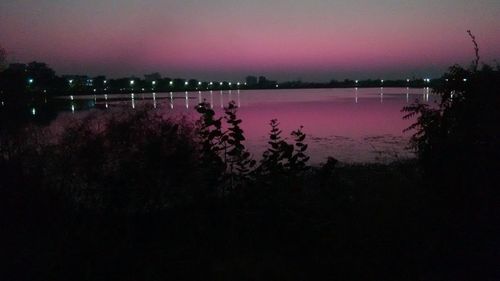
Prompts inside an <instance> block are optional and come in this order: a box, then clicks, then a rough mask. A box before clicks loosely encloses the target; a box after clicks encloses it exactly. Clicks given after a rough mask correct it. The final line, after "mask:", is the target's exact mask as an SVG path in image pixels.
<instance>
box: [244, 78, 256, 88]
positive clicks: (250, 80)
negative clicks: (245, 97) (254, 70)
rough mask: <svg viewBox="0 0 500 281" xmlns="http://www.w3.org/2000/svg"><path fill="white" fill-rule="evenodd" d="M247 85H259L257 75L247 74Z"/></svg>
mask: <svg viewBox="0 0 500 281" xmlns="http://www.w3.org/2000/svg"><path fill="white" fill-rule="evenodd" d="M246 82H247V86H255V85H257V82H258V80H257V77H255V76H247V78H246Z"/></svg>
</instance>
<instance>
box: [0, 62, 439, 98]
mask: <svg viewBox="0 0 500 281" xmlns="http://www.w3.org/2000/svg"><path fill="white" fill-rule="evenodd" d="M438 82H439V80H432V81H431V80H425V79H420V78H418V79H416V78H415V79H407V80H381V79H376V80H372V79H368V80H349V79H345V80H343V81H337V80H331V81H330V82H324V83H320V82H302V81H286V82H281V83H279V82H277V81H274V80H268V79H266V77H264V76H260V77H259V78H258V79H257V78H256V77H254V76H248V77H246V80H245V82H231V81H200V80H197V79H184V78H168V77H162V76H161V74H159V73H152V74H147V75H144V78H139V77H134V76H132V77H124V78H115V79H107V78H106V76H96V77H89V76H86V75H62V76H58V75H56V72H55V71H54V70H53V69H51V68H50V67H49V66H48V65H47V64H45V63H40V62H31V63H29V64H20V63H15V64H10V65H9V66H8V67H7V68H5V70H4V71H2V72H0V93H1V95H0V96H6V95H8V94H9V93H10V94H12V93H16V94H18V93H20V92H28V93H43V94H47V95H61V94H67V93H72V94H89V93H101V94H102V93H123V92H155V91H156V92H170V91H173V92H175V91H207V90H237V89H301V88H348V87H424V86H433V85H435V84H436V83H438ZM17 97H18V96H17Z"/></svg>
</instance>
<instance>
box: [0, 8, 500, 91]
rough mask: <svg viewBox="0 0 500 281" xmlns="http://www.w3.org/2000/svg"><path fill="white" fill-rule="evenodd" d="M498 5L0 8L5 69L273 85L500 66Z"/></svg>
mask: <svg viewBox="0 0 500 281" xmlns="http://www.w3.org/2000/svg"><path fill="white" fill-rule="evenodd" d="M498 15H500V1H499V0H469V1H465V0H439V1H436V0H369V1H368V0H364V1H363V0H307V1H306V0H252V1H249V0H166V1H165V0H148V1H144V0H142V1H139V0H120V1H118V0H86V1H75V0H1V1H0V45H1V46H2V47H3V48H4V49H6V50H7V52H8V58H9V60H10V61H11V62H29V61H34V60H36V61H42V62H46V63H48V64H49V66H50V67H52V68H54V69H55V70H56V72H57V73H58V74H88V75H91V76H94V75H100V74H103V75H107V76H108V77H121V76H132V75H135V76H142V75H143V74H146V73H152V72H160V73H161V74H162V75H163V76H165V77H172V78H175V77H184V78H197V79H202V80H207V81H208V80H242V79H244V77H245V76H247V75H250V74H252V75H265V76H267V77H268V78H270V79H277V80H279V81H285V80H296V79H301V80H303V81H329V80H331V79H338V80H342V79H345V78H350V79H366V78H373V79H380V78H383V79H395V78H406V77H413V76H415V77H438V76H440V74H442V73H443V72H444V71H445V70H446V69H447V67H448V66H450V65H452V64H455V63H459V64H463V65H468V64H470V62H471V61H472V60H473V58H474V50H473V46H472V43H471V41H470V38H469V37H468V35H467V33H466V31H467V30H468V29H470V30H472V32H473V33H474V34H475V35H476V37H477V40H478V43H479V46H480V54H481V60H482V61H484V62H488V63H493V60H495V59H498V60H499V61H500V16H498Z"/></svg>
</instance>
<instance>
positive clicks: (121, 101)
mask: <svg viewBox="0 0 500 281" xmlns="http://www.w3.org/2000/svg"><path fill="white" fill-rule="evenodd" d="M139 94H140V93H139ZM215 94H217V92H216V93H215ZM452 94H453V93H452ZM431 95H432V93H431V90H430V88H427V87H426V88H423V89H422V88H420V89H412V88H409V87H404V88H387V87H377V88H372V89H366V88H358V87H355V88H349V89H308V90H279V91H276V90H274V91H273V90H253V91H247V90H234V91H218V97H215V98H214V92H213V91H207V92H202V91H195V92H191V93H190V92H188V91H183V92H179V93H173V92H167V93H156V92H155V93H151V95H149V94H141V97H142V99H143V102H142V103H140V105H142V104H150V105H152V107H153V108H160V107H161V106H162V104H163V105H165V106H167V105H168V104H169V105H170V109H171V110H168V111H162V114H166V115H167V114H174V115H177V114H179V113H180V114H183V115H187V116H188V117H193V118H197V114H196V112H195V110H193V109H192V105H193V103H194V104H196V103H199V102H200V101H201V102H203V101H204V100H207V102H209V103H210V106H211V108H216V109H215V110H216V111H217V114H218V115H219V116H220V115H221V114H223V110H222V108H223V107H224V106H227V103H228V102H229V101H231V100H234V102H235V103H236V104H237V106H238V107H239V108H240V110H239V111H238V115H239V116H238V117H240V118H241V119H242V120H243V123H242V127H243V129H244V131H245V137H246V138H247V140H246V144H247V145H248V146H249V149H250V150H251V151H252V153H255V154H260V153H261V151H262V150H263V149H264V146H265V144H266V140H267V137H268V129H269V128H268V123H269V120H271V119H274V118H277V119H279V121H280V123H281V126H282V128H281V129H282V131H283V132H284V134H288V133H289V132H290V131H292V130H295V129H297V127H298V126H300V125H303V126H304V130H305V132H306V134H307V135H308V139H309V143H310V149H311V151H310V152H311V156H312V162H314V163H318V162H320V161H322V160H323V158H324V157H325V156H326V155H333V156H335V157H337V158H338V159H340V160H344V161H365V160H366V161H373V159H375V158H377V159H379V158H380V157H381V156H380V153H381V152H380V151H384V153H385V152H387V151H389V152H390V153H391V155H398V157H405V156H407V155H408V154H409V152H407V151H406V150H405V149H404V147H406V144H407V143H406V140H407V135H404V134H403V133H402V131H403V129H405V128H406V127H407V126H408V125H409V124H410V123H411V122H412V120H403V119H402V113H401V108H402V107H403V106H405V105H407V104H408V103H409V102H412V100H411V99H413V97H416V98H417V99H419V100H421V101H424V102H427V101H429V99H430V97H431ZM99 97H100V98H99V99H101V98H102V97H103V96H102V95H101V96H99ZM99 99H96V97H95V95H89V96H87V97H85V96H79V97H78V98H77V99H76V100H77V101H78V102H79V101H85V100H87V101H89V102H88V106H90V107H93V106H96V105H99ZM135 99H136V95H135V94H118V95H111V94H104V100H102V99H101V102H103V103H104V104H105V107H106V108H108V106H112V107H117V108H124V107H128V108H129V109H130V107H132V108H135V107H136V104H135ZM190 99H193V102H190ZM96 100H97V101H96ZM92 101H96V102H92ZM217 102H219V105H220V106H218V105H217ZM49 103H50V100H49ZM190 103H191V107H190ZM108 104H109V105H108ZM174 104H176V106H174ZM77 105H78V106H77ZM131 105H132V106H131ZM138 105H139V104H137V106H138ZM84 106H86V105H81V104H80V103H76V101H75V102H72V101H69V104H66V105H65V106H64V109H65V110H68V108H70V109H71V112H75V114H76V113H77V112H78V111H79V110H81V109H85V107H84ZM101 106H102V104H101ZM242 106H243V107H242ZM33 114H37V115H39V113H38V112H36V110H35V113H33ZM389 152H388V153H389ZM394 157H395V156H394Z"/></svg>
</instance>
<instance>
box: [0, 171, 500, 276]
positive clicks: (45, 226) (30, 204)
mask: <svg viewBox="0 0 500 281" xmlns="http://www.w3.org/2000/svg"><path fill="white" fill-rule="evenodd" d="M432 190H433V189H432V187H430V186H426V185H425V184H424V183H423V182H422V181H421V179H420V177H419V174H418V172H417V171H416V167H415V164H414V163H396V164H392V165H388V166H382V165H367V166H344V167H339V168H337V169H336V170H335V172H333V173H332V171H327V170H326V169H324V170H322V171H321V170H320V171H316V176H315V177H314V178H308V179H307V183H304V185H303V186H301V187H300V188H298V189H296V190H287V188H286V187H283V188H276V189H275V190H266V191H263V190H257V191H255V192H252V194H245V195H241V194H240V195H239V196H234V197H228V198H224V199H220V200H213V201H206V202H205V204H203V205H200V204H197V205H194V206H193V205H191V206H182V207H177V208H171V209H168V210H163V211H158V212H150V213H142V214H141V213H135V214H126V213H119V214H118V213H116V212H106V211H94V212H93V211H88V210H75V209H72V208H71V207H70V206H69V205H68V204H67V203H66V202H64V201H62V200H60V199H59V198H54V197H52V196H49V195H48V194H46V193H45V192H36V191H35V192H33V191H30V192H29V195H28V197H26V196H27V195H26V194H27V193H26V192H24V191H23V190H19V191H18V192H17V194H16V193H14V194H9V196H6V194H2V197H1V198H2V199H1V200H2V202H1V212H0V214H1V216H2V218H1V221H2V222H3V223H4V225H3V226H2V233H3V234H4V235H5V236H4V237H3V239H2V244H3V246H2V249H3V250H2V255H3V256H4V258H5V259H4V262H3V267H4V269H6V270H7V271H6V272H4V273H3V274H2V276H3V278H2V279H3V280H186V279H191V280H315V279H327V280H498V279H496V278H498V277H499V276H498V275H495V274H498V272H496V270H498V261H499V252H498V250H499V244H498V243H499V239H498V236H495V235H496V234H498V229H497V227H498V224H489V223H488V222H486V221H482V219H483V218H481V217H467V216H463V215H464V214H463V213H460V212H457V213H453V214H450V213H448V210H450V206H449V205H442V203H443V202H439V200H434V199H431V198H436V196H435V195H436V194H435V193H434V192H433V191H432ZM61 199H62V198H61ZM484 219H486V217H484ZM490 223H491V222H490Z"/></svg>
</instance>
